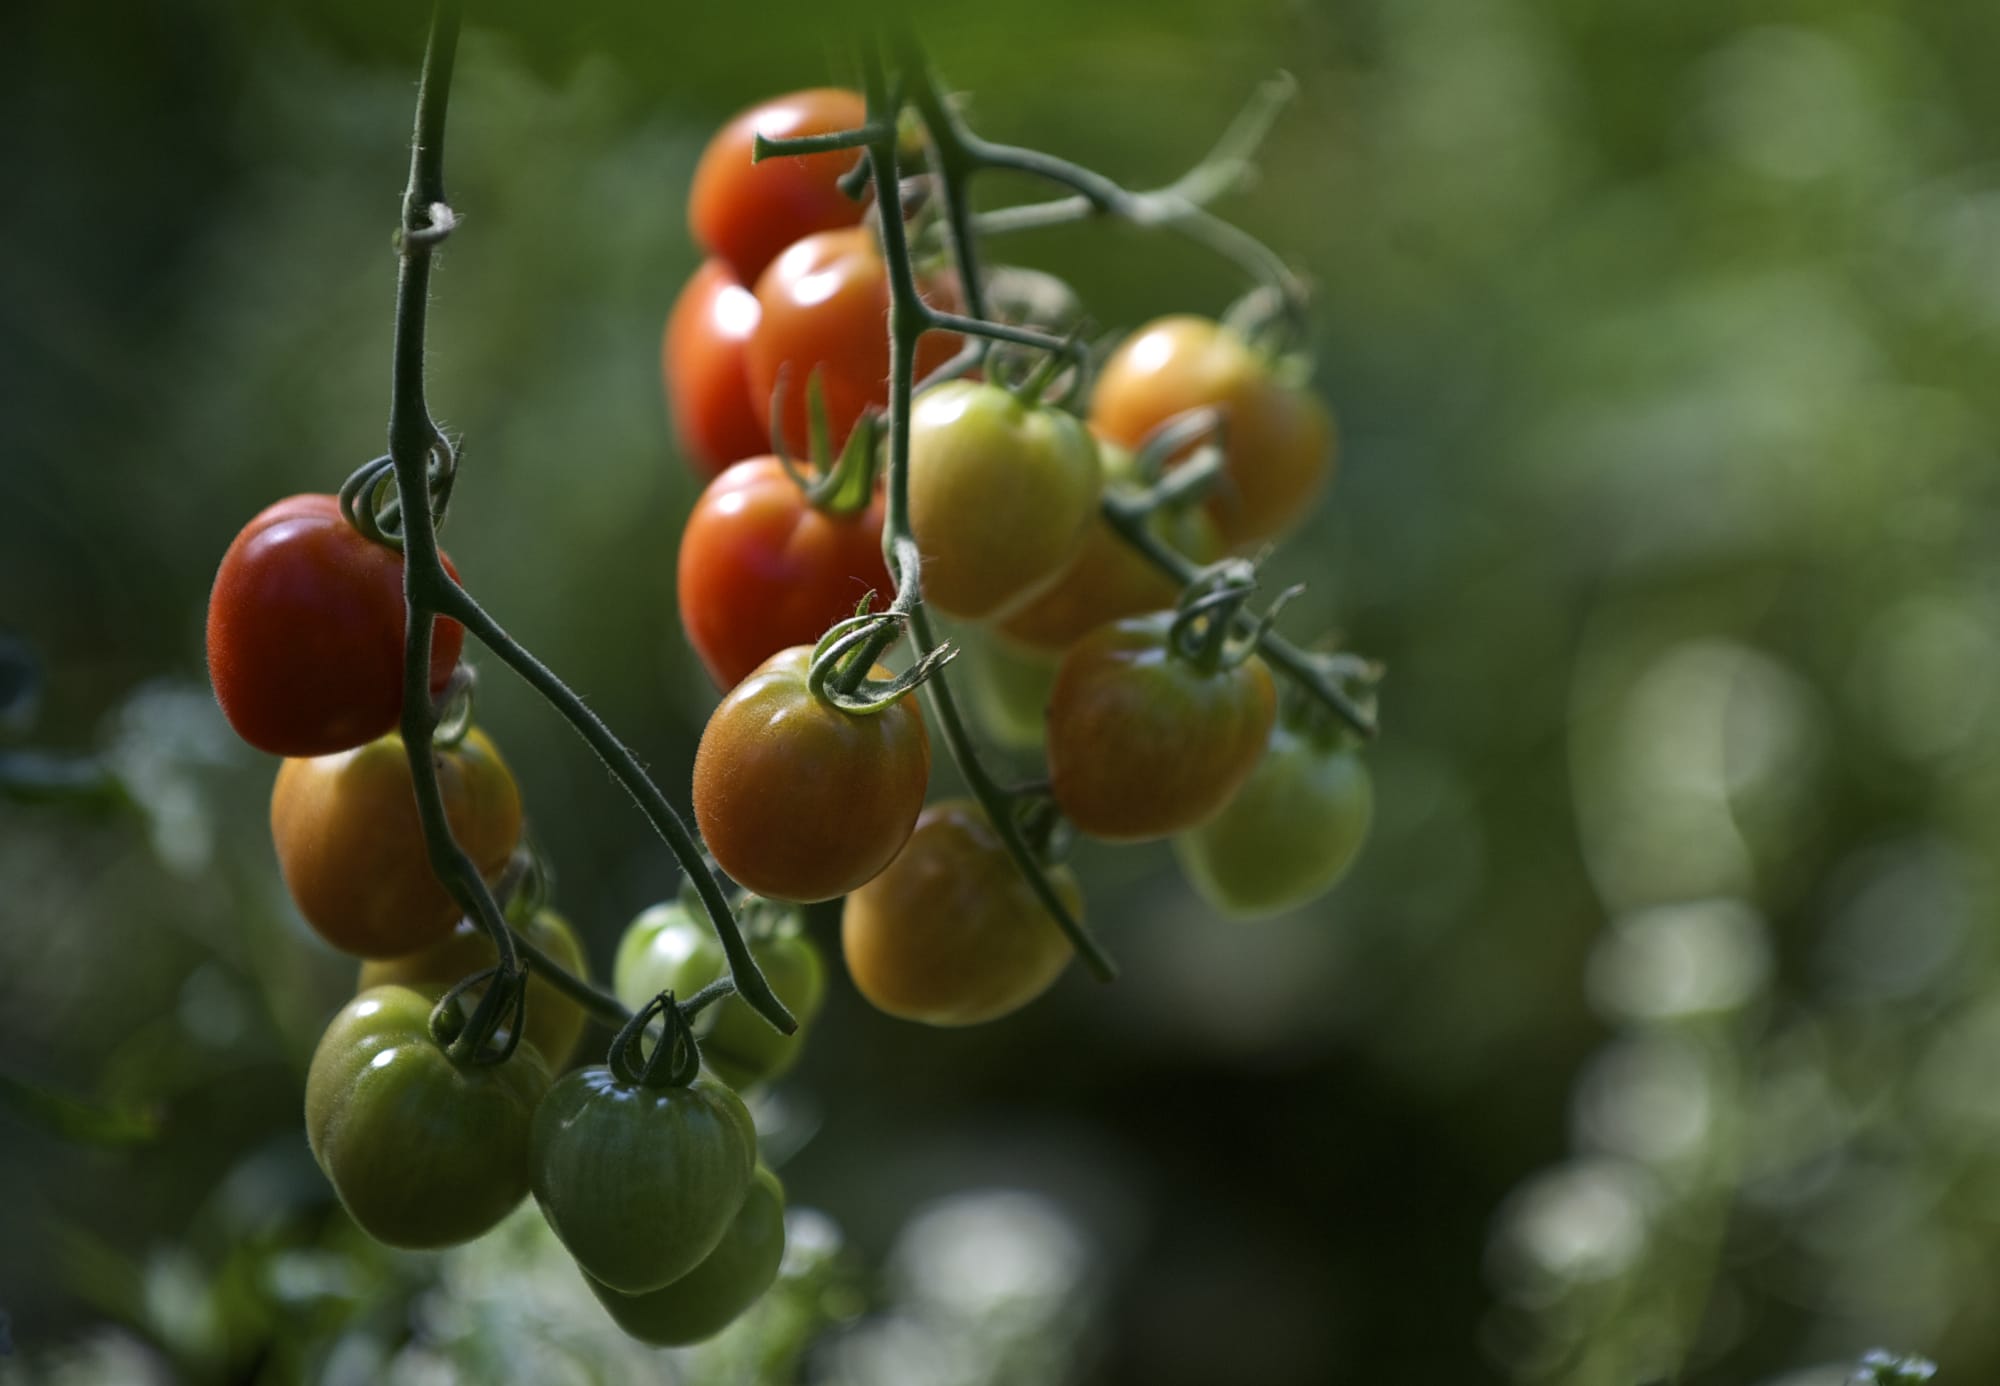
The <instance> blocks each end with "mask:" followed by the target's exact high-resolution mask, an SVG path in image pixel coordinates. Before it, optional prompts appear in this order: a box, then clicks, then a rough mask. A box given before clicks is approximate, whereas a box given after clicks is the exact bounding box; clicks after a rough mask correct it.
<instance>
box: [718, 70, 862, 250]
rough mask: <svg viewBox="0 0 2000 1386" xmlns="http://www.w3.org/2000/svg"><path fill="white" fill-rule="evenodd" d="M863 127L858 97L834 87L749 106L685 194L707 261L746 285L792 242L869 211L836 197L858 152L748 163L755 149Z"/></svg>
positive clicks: (842, 195)
mask: <svg viewBox="0 0 2000 1386" xmlns="http://www.w3.org/2000/svg"><path fill="white" fill-rule="evenodd" d="M867 120H868V103H867V102H866V101H865V100H863V99H862V96H861V93H860V92H855V91H845V90H842V89H840V88H838V87H818V88H814V89H812V90H809V91H795V92H792V93H791V94H790V95H788V96H780V97H777V98H775V99H773V100H770V101H766V102H763V103H762V104H760V105H756V106H752V107H751V108H750V109H749V110H747V111H744V112H742V113H741V114H739V115H738V116H737V117H736V118H735V119H733V120H731V121H730V122H729V123H728V124H727V125H725V126H723V127H722V128H721V129H720V130H718V131H716V133H715V136H714V138H713V139H711V140H709V142H708V147H707V148H706V149H704V150H703V151H702V155H701V162H700V163H698V164H696V165H695V170H694V185H693V187H692V188H690V189H689V191H688V227H689V229H690V230H692V231H693V232H694V238H695V240H696V241H697V242H699V243H700V244H701V245H702V246H704V247H705V248H706V249H707V250H708V252H709V253H710V254H711V255H714V256H717V257H718V258H720V259H722V260H724V261H727V262H728V264H729V266H730V268H731V269H732V270H733V271H734V272H735V274H736V277H737V278H738V279H739V280H741V281H742V282H743V283H745V284H750V283H754V282H756V279H757V276H758V275H760V274H762V273H763V272H764V267H765V266H766V265H768V264H770V263H771V261H772V260H774V259H776V258H777V255H778V252H779V251H781V250H783V249H784V248H785V247H786V246H788V245H790V244H791V243H792V242H793V241H796V240H799V239H801V238H803V237H806V236H810V235H811V234H812V233H813V232H815V231H832V230H834V229H836V228H838V227H842V226H853V225H854V224H855V223H857V222H859V221H860V220H861V215H862V213H863V212H864V211H866V210H867V204H866V203H865V202H857V201H855V200H854V199H853V198H851V197H849V196H848V195H847V194H846V193H844V192H842V191H841V190H840V179H841V175H843V174H845V173H846V172H847V171H848V170H849V169H851V168H853V167H854V165H855V164H856V162H858V161H859V160H860V159H861V158H862V157H863V156H862V152H861V151H860V150H858V149H837V150H829V151H828V152H826V153H824V154H797V155H790V156H787V157H784V158H777V159H766V160H764V161H763V162H762V163H752V162H751V161H750V155H751V150H752V145H753V143H754V141H755V139H756V137H757V136H758V135H762V136H764V138H766V139H773V140H778V139H798V138H799V137H801V136H804V135H830V134H833V133H834V132H835V131H838V130H852V129H854V128H855V127H856V126H858V125H863V124H866V123H867Z"/></svg>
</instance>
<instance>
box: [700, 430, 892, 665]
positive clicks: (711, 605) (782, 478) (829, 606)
mask: <svg viewBox="0 0 2000 1386" xmlns="http://www.w3.org/2000/svg"><path fill="white" fill-rule="evenodd" d="M882 506H883V500H882V496H881V494H880V492H879V491H878V492H877V494H876V496H875V498H874V500H873V501H872V502H870V504H869V505H868V507H867V508H866V509H865V510H861V511H859V512H857V513H855V514H852V515H831V514H828V513H827V512H825V511H823V510H819V509H817V508H815V507H814V506H813V504H812V503H811V502H810V501H808V500H807V499H806V495H805V492H804V491H802V490H800V489H799V486H798V483H797V482H795V481H793V480H792V478H791V477H790V476H789V475H787V474H786V472H785V468H784V465H783V464H782V463H780V462H779V461H778V459H777V458H775V457H753V458H751V459H749V460H748V461H745V462H738V463H737V464H736V465H735V466H733V467H731V468H730V469H729V470H728V471H726V472H724V473H723V474H722V475H721V476H719V477H717V478H716V479H715V480H714V481H713V482H711V483H710V484H709V487H708V489H707V490H706V491H704V492H702V494H701V499H700V500H699V501H697V502H695V507H694V511H693V513H692V514H690V515H689V516H688V522H687V528H686V529H685V530H683V531H682V533H681V550H680V587H679V597H680V608H681V625H682V626H683V627H684V628H685V629H686V631H687V636H688V643H689V644H691V645H693V646H694V650H695V653H696V654H698V655H700V656H701V662H702V664H703V665H704V666H705V667H706V668H707V669H708V674H709V677H710V678H712V679H714V680H715V682H716V685H717V686H718V687H720V688H734V687H735V686H736V685H737V684H739V683H741V682H742V681H743V679H744V678H745V676H747V675H748V674H749V673H750V671H751V670H752V669H755V668H756V667H757V666H758V665H759V664H762V663H763V662H764V661H765V660H767V659H769V658H770V657H771V656H772V655H774V654H776V653H777V652H778V651H779V650H782V649H785V648H786V647H787V646H791V645H811V644H815V643H817V642H818V640H819V638H820V636H822V635H824V634H825V633H826V631H827V628H828V627H829V626H832V625H833V624H834V623H835V622H836V621H839V620H841V619H843V618H845V617H848V616H852V615H853V614H854V607H855V603H857V602H859V601H860V600H861V598H862V597H864V596H866V595H867V594H868V593H870V592H874V593H876V594H877V595H878V596H879V597H880V598H881V604H883V605H886V604H887V602H888V600H889V597H890V594H892V593H893V592H894V591H895V590H896V584H895V582H894V581H893V580H892V579H891V578H890V577H889V570H888V569H887V568H886V567H885V566H884V565H883V562H882Z"/></svg>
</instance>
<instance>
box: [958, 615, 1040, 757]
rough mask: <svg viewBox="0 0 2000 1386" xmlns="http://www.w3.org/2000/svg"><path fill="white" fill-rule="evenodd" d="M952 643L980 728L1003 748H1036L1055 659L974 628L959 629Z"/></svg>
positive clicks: (1038, 742)
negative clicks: (957, 649)
mask: <svg viewBox="0 0 2000 1386" xmlns="http://www.w3.org/2000/svg"><path fill="white" fill-rule="evenodd" d="M953 643H954V644H956V645H957V646H958V648H959V651H960V656H961V657H960V659H959V661H958V662H959V664H960V665H963V666H965V668H966V672H967V675H968V676H969V678H968V681H967V683H966V685H965V686H966V689H967V694H968V697H969V699H970V701H971V703H972V714H973V716H975V717H977V718H978V719H979V724H980V726H981V727H983V728H984V729H985V730H986V732H987V734H988V735H989V736H991V737H992V738H993V739H994V740H995V741H997V742H999V743H1000V744H1001V745H1003V746H1007V747H1010V748H1012V749H1014V750H1022V751H1028V750H1038V749H1040V747H1041V744H1042V739H1043V734H1044V724H1043V717H1044V715H1045V714H1046V713H1047V711H1048V706H1049V690H1050V689H1052V688H1054V687H1055V682H1056V664H1057V662H1058V661H1057V657H1056V656H1054V655H1050V654H1044V653H1042V652H1041V651H1039V650H1030V649H1027V648H1024V647H1021V646H1017V645H1014V644H1013V643H1011V642H1009V641H1004V640H1001V639H999V638H998V637H997V636H994V635H992V634H990V633H988V632H986V631H983V630H981V629H979V628H978V627H976V626H972V627H960V629H959V632H958V634H957V635H956V636H955V637H954V640H953ZM954 672H956V670H954Z"/></svg>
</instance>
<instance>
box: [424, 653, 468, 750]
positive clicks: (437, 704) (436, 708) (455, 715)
mask: <svg viewBox="0 0 2000 1386" xmlns="http://www.w3.org/2000/svg"><path fill="white" fill-rule="evenodd" d="M478 682H479V675H478V673H477V672H476V671H475V670H474V669H473V667H472V666H471V665H470V664H467V663H465V662H463V661H462V660H461V661H460V662H459V663H458V664H456V665H454V666H453V667H452V671H451V677H450V678H449V679H447V680H445V685H444V687H443V688H442V689H440V690H438V692H437V694H436V696H434V697H433V698H432V699H431V745H432V746H433V747H434V748H436V749H438V750H444V751H449V750H451V749H452V748H453V747H454V746H458V745H461V744H462V743H463V742H464V741H465V735H466V733H467V732H469V731H471V730H472V712H473V693H474V690H475V687H476V686H477V684H478Z"/></svg>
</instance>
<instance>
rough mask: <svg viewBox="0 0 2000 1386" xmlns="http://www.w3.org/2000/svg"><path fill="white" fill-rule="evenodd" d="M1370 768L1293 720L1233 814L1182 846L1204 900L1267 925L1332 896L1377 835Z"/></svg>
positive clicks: (1226, 812) (1277, 736) (1282, 726)
mask: <svg viewBox="0 0 2000 1386" xmlns="http://www.w3.org/2000/svg"><path fill="white" fill-rule="evenodd" d="M1374 806H1375V795H1374V790H1373V788H1372V786H1371V785H1370V782H1369V778H1368V767H1367V766H1366V765H1364V764H1362V761H1361V757H1360V755H1359V754H1357V753H1356V752H1355V750H1353V749H1352V748H1351V747H1348V746H1345V745H1343V744H1342V740H1341V738H1339V737H1338V736H1329V735H1314V734H1312V733H1310V732H1307V731H1301V730H1298V729H1296V728H1294V727H1292V726H1289V725H1288V724H1287V723H1286V721H1285V720H1284V719H1282V718H1281V719H1280V720H1279V722H1278V723H1277V725H1275V726H1274V727H1273V728H1272V729H1271V742H1270V745H1269V747H1268V748H1267V749H1266V750H1265V752H1264V758H1263V759H1262V760H1261V761H1259V762H1258V764H1257V768H1256V769H1255V770H1254V771H1252V772H1251V774H1250V778H1249V779H1248V780H1246V781H1245V782H1244V784H1243V787H1242V788H1241V789H1239V790H1237V791H1236V797H1235V798H1233V799H1231V800H1230V801H1229V805H1228V807H1226V808H1224V809H1223V810H1222V812H1221V813H1219V814H1217V815H1216V816H1215V817H1214V818H1211V819H1210V820H1209V821H1208V822H1206V823H1204V824H1202V825H1201V826H1200V827H1198V828H1195V829H1193V830H1192V831H1190V832H1186V833H1182V834H1181V835H1180V836H1179V837H1176V838H1175V839H1174V854H1175V855H1176V856H1177V857H1178V858H1179V859H1180V864H1181V870H1182V872H1183V873H1185V874H1186V876H1187V878H1188V880H1189V881H1190V882H1191V883H1193V885H1194V888H1195V890H1196V891H1197V892H1198V893H1199V894H1200V895H1201V898H1202V899H1204V900H1206V901H1207V902H1208V903H1209V904H1210V905H1212V906H1213V907H1214V908H1215V909H1216V910H1217V911H1218V912H1219V913H1221V914H1225V915H1228V916H1229V917H1231V918H1233V919H1258V918H1261V917H1263V916H1265V915H1272V914H1278V913H1280V912H1282V911H1284V910H1289V909H1294V908H1296V907H1298V906H1300V905H1303V904H1305V903H1307V902H1308V901H1311V900H1315V899H1317V898H1318V897H1319V896H1321V895H1324V894H1325V893H1326V892H1327V891H1328V890H1331V889H1332V888H1333V885H1334V883H1335V882H1336V881H1338V880H1339V879H1340V878H1341V877H1342V876H1343V875H1345V874H1346V873H1347V868H1348V867H1349V866H1350V865H1352V864H1353V861H1354V858H1355V857H1356V855H1358V854H1359V853H1360V851H1361V844H1362V842H1363V840H1364V839H1365V838H1366V837H1367V836H1368V824H1369V820H1370V818H1371V817H1372V816H1373V812H1374Z"/></svg>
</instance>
